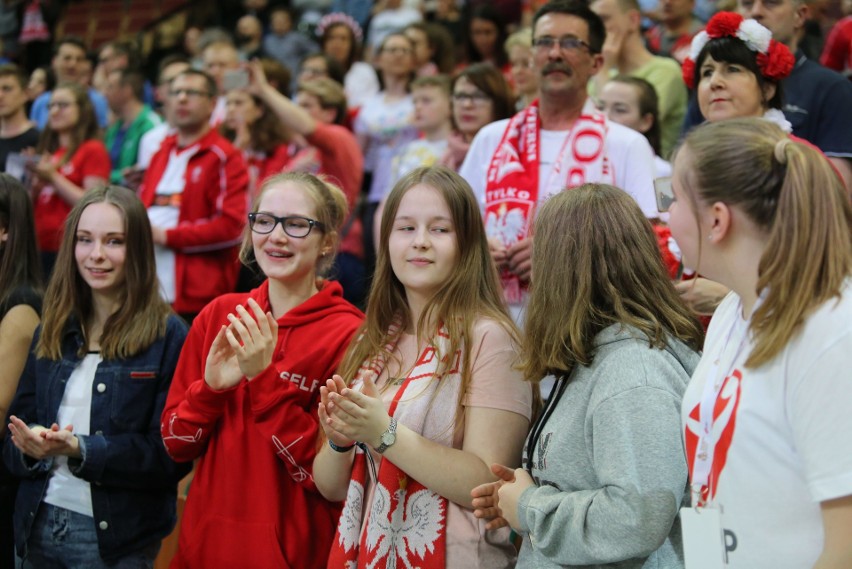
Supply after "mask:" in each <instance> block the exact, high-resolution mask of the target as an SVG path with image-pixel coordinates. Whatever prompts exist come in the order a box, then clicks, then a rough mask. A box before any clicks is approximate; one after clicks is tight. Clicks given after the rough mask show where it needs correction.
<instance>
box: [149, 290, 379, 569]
mask: <svg viewBox="0 0 852 569" xmlns="http://www.w3.org/2000/svg"><path fill="white" fill-rule="evenodd" d="M268 287H269V283H268V281H266V282H264V283H263V284H262V285H261V286H260V287H259V288H257V289H255V290H253V291H252V292H250V293H248V294H229V295H225V296H222V297H220V298H218V299H216V300H214V301H213V302H212V303H210V304H209V305H208V306H207V307H206V308H205V309H204V310H203V311H202V312H201V314H199V315H198V317H197V318H196V319H195V321H194V323H193V325H192V329H191V330H190V332H189V336H188V337H187V340H186V343H185V344H184V346H183V351H182V352H181V355H180V360H179V361H178V365H177V370H176V371H175V376H174V379H173V380H172V386H171V389H170V391H169V396H168V399H167V400H166V406H165V408H164V410H163V417H162V421H161V424H160V428H161V431H162V435H163V441H164V442H165V445H166V450H167V451H168V453H169V454H170V455H171V456H172V458H174V459H175V460H176V461H178V462H185V461H190V460H194V459H198V463H197V465H196V471H195V478H193V480H192V487H191V490H190V493H189V499H188V501H187V504H186V510H185V511H184V516H183V522H182V524H181V529H180V545H179V549H178V553H177V556H176V557H175V559H174V561H173V562H172V569H191V568H202V569H233V568H235V567H246V568H251V569H267V568H268V569H273V568H274V569H288V568H293V569H311V568H318V569H319V568H324V567H325V566H326V562H327V558H328V552H329V550H330V549H331V543H332V540H333V538H334V531H335V526H336V523H337V518H338V515H339V514H340V508H339V506H340V504H333V503H330V502H327V501H326V500H325V499H324V498H323V497H322V496H321V495H320V494H319V492H318V491H317V489H316V487H315V486H314V483H313V478H312V476H311V472H312V465H313V460H314V457H315V456H316V452H317V442H318V435H319V423H318V419H317V405H318V403H319V386H320V384H321V383H323V382H324V381H325V380H326V379H327V378H330V377H331V375H332V373H333V372H334V371H335V369H336V368H337V366H338V364H339V362H340V360H341V358H342V357H343V354H344V352H345V351H346V347H347V345H348V344H349V341H350V340H351V338H352V336H353V334H354V333H355V330H356V329H357V327H358V326H359V325H360V324H361V321H362V320H363V315H362V314H361V313H360V312H359V311H358V309H356V308H355V307H354V306H352V305H351V304H349V303H348V302H346V301H345V300H343V296H342V294H343V289H342V288H341V287H340V285H339V284H338V283H336V282H333V281H326V282H325V283H324V286H323V287H322V289H321V290H320V292H318V293H317V294H315V295H314V296H312V297H311V298H310V299H308V300H307V301H305V302H304V303H303V304H301V305H299V306H297V307H295V308H293V309H292V310H290V311H289V312H288V313H287V314H285V315H284V316H283V317H282V318H280V319H279V320H278V327H279V328H278V345H277V346H276V348H275V355H274V356H273V360H272V363H271V364H270V366H269V367H268V368H267V369H266V370H265V371H264V372H262V373H261V374H260V375H258V376H257V377H255V378H254V379H253V380H251V381H250V382H248V381H243V382H242V383H240V384H239V385H237V386H236V387H234V388H231V389H228V390H225V391H213V390H212V389H210V388H209V387H208V386H207V384H206V383H205V382H204V379H203V378H204V363H205V361H206V359H207V353H208V351H209V348H210V345H211V343H212V342H213V339H214V338H215V337H216V334H217V333H218V331H219V329H220V327H221V326H222V325H223V324H227V323H228V320H227V314H228V313H229V312H232V311H233V310H234V309H235V307H236V306H237V305H238V304H242V305H244V306H246V303H247V301H248V298H249V297H251V298H254V299H255V300H257V302H258V303H259V304H260V306H261V307H262V308H264V310H269V294H268Z"/></svg>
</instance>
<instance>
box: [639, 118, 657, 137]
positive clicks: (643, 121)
mask: <svg viewBox="0 0 852 569" xmlns="http://www.w3.org/2000/svg"><path fill="white" fill-rule="evenodd" d="M652 126H654V115H653V114H651V113H645V114H644V115H642V117H641V118H640V119H639V132H643V133H644V132H648V131H649V130H651V127H652Z"/></svg>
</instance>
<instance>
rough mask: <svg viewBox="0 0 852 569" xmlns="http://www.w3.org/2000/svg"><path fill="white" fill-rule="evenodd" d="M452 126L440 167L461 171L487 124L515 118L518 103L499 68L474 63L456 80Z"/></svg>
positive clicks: (453, 89)
mask: <svg viewBox="0 0 852 569" xmlns="http://www.w3.org/2000/svg"><path fill="white" fill-rule="evenodd" d="M452 93H453V95H452V102H453V127H454V130H455V132H454V133H453V134H452V135H451V136H450V141H449V147H448V148H447V152H446V153H445V154H444V157H443V158H442V159H441V164H443V165H444V166H447V167H449V168H452V169H453V170H458V169H459V168H460V167H461V165H462V162H464V158H465V156H467V151H468V149H470V143H471V142H472V141H473V137H474V136H476V133H477V132H479V130H480V129H481V128H482V127H484V126H485V125H487V124H490V123H492V122H494V121H499V120H503V119H506V118H509V117H510V116H512V114H513V113H514V110H515V100H514V97H513V95H512V90H511V87H509V84H508V83H507V82H506V79H505V77H504V76H503V74H502V73H501V72H500V70H499V69H497V68H496V67H494V66H493V65H492V64H490V63H474V64H473V65H469V66H468V67H465V68H464V69H463V70H462V71H460V72H459V73H458V75H456V76H455V78H454V79H453V84H452Z"/></svg>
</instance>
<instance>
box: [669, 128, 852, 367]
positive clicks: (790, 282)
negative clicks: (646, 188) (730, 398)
mask: <svg viewBox="0 0 852 569" xmlns="http://www.w3.org/2000/svg"><path fill="white" fill-rule="evenodd" d="M684 148H686V149H687V152H688V158H689V160H688V167H687V168H685V172H684V176H683V178H682V180H683V185H684V189H685V191H686V194H687V196H688V197H689V200H690V201H691V202H692V203H691V206H692V208H693V211H695V214H696V223H697V215H698V213H697V208H698V206H699V204H712V203H715V202H723V203H726V204H728V205H731V206H736V207H737V208H738V209H739V210H741V211H742V212H743V213H745V215H746V216H748V218H749V219H751V220H752V221H753V222H754V223H755V224H756V225H757V226H758V227H760V228H761V229H763V230H764V231H766V234H767V239H766V246H765V249H764V251H763V256H762V257H761V259H760V263H759V264H758V267H757V271H758V279H757V290H756V291H755V292H756V293H758V294H760V293H762V292H765V294H766V296H765V298H764V300H763V302H762V303H761V304H760V306H759V307H758V308H757V309H756V310H755V311H754V313H753V314H752V316H751V324H750V329H751V331H752V333H753V335H754V339H755V345H754V349H753V350H752V352H751V354H750V355H749V358H748V360H747V361H746V366H747V367H752V368H753V367H758V366H760V365H762V364H765V363H766V362H768V361H770V360H771V359H772V358H773V357H775V356H776V355H778V353H779V352H780V351H781V350H782V349H784V346H786V345H787V343H788V342H789V341H790V340H791V339H792V338H793V336H794V335H795V334H796V333H797V332H798V330H799V327H800V326H801V324H802V322H804V320H805V318H806V317H807V316H808V315H809V314H810V313H811V312H813V310H814V309H816V308H817V307H818V306H820V305H821V304H823V303H824V302H826V301H828V300H829V299H831V298H834V297H838V296H840V292H841V288H842V287H843V282H844V280H845V279H846V278H847V277H849V275H850V273H852V239H850V236H852V205H850V202H849V197H848V196H847V195H846V193H845V190H844V187H843V183H842V182H841V181H840V178H839V176H838V174H837V172H835V171H834V170H833V169H832V167H831V165H830V164H829V162H828V160H827V159H826V158H825V156H823V155H822V154H821V153H820V152H819V150H816V149H815V148H814V147H811V146H810V145H808V144H805V143H802V142H795V141H793V140H790V138H789V137H788V135H787V134H786V133H784V132H783V131H782V130H781V129H780V128H779V127H778V126H776V125H775V124H773V123H771V122H769V121H766V120H763V119H758V118H745V119H730V120H725V121H720V122H717V123H706V124H704V125H702V126H701V127H699V128H696V129H695V130H693V131H692V132H691V133H690V134H689V135H688V136H687V138H686V141H685V142H684ZM720 164H724V168H720V167H719V165H720ZM699 255H700V251H699Z"/></svg>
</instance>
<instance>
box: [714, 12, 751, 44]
mask: <svg viewBox="0 0 852 569" xmlns="http://www.w3.org/2000/svg"><path fill="white" fill-rule="evenodd" d="M742 21H743V17H742V16H740V15H739V14H735V13H733V12H719V13H718V14H716V15H715V16H713V17H712V18H710V21H709V22H707V35H709V36H710V37H711V38H722V37H727V36H736V35H737V30H738V29H739V27H740V24H741V23H742Z"/></svg>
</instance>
